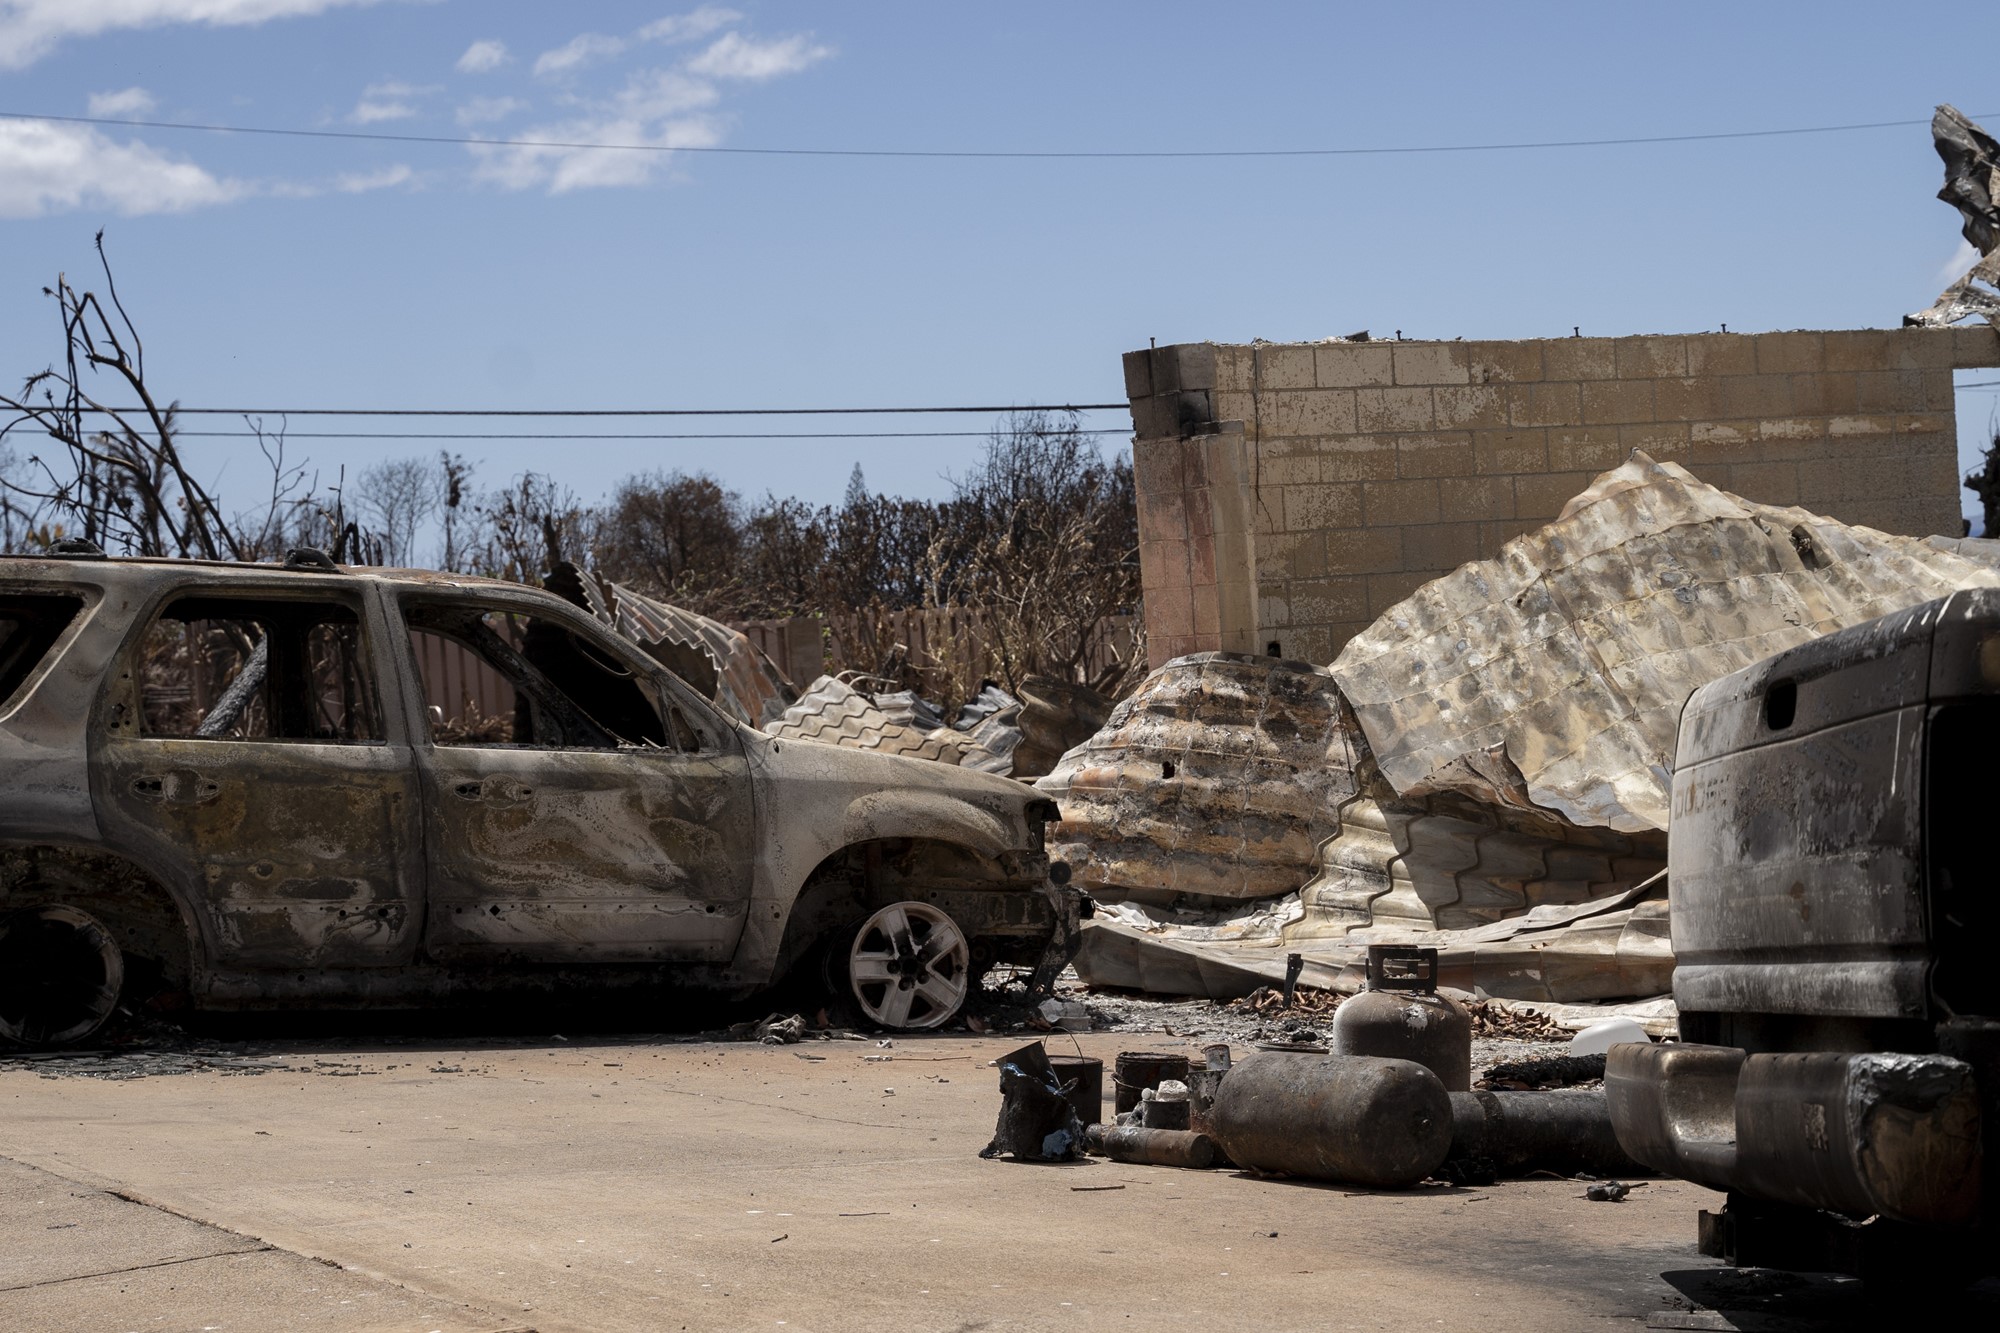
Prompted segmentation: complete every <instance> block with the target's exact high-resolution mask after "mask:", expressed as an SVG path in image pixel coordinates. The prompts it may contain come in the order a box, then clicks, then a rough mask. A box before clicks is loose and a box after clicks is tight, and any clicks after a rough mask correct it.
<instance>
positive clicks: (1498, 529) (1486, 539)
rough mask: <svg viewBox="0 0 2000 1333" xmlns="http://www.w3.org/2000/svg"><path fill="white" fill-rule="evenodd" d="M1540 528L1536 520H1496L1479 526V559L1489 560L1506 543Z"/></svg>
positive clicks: (1539, 521) (1540, 523)
mask: <svg viewBox="0 0 2000 1333" xmlns="http://www.w3.org/2000/svg"><path fill="white" fill-rule="evenodd" d="M1541 526H1542V520H1541V519H1538V518H1516V519H1504V518H1503V519H1496V520H1494V521H1492V522H1488V523H1481V524H1480V525H1479V558H1480V559H1482V560H1491V559H1493V557H1495V556H1497V555H1499V554H1500V550H1501V548H1502V547H1504V546H1505V545H1506V544H1507V543H1508V542H1511V541H1513V540H1514V539H1515V538H1516V537H1519V536H1520V535H1521V534H1522V533H1525V532H1533V531H1534V530H1535V529H1536V528H1539V527H1541Z"/></svg>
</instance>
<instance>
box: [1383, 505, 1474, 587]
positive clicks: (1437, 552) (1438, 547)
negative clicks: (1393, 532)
mask: <svg viewBox="0 0 2000 1333" xmlns="http://www.w3.org/2000/svg"><path fill="white" fill-rule="evenodd" d="M1447 517H1451V516H1450V515H1447ZM1402 534H1403V568H1404V569H1408V570H1429V571H1432V572H1433V573H1444V572H1445V571H1447V570H1453V569H1457V568H1458V567H1459V566H1460V565H1462V564H1464V563H1466V561H1468V560H1477V559H1479V524H1478V523H1476V522H1472V523H1449V522H1447V523H1428V524H1424V525H1422V526H1418V527H1408V528H1404V529H1402Z"/></svg>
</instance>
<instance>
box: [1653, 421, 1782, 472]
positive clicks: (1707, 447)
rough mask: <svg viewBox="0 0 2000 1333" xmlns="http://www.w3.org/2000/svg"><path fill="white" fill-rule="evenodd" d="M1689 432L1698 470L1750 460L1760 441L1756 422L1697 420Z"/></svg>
mask: <svg viewBox="0 0 2000 1333" xmlns="http://www.w3.org/2000/svg"><path fill="white" fill-rule="evenodd" d="M1688 430H1689V436H1688V439H1689V445H1688V461H1689V462H1690V463H1691V464H1693V465H1694V466H1695V467H1705V466H1707V465H1709V464H1712V463H1733V462H1736V461H1737V460H1738V459H1741V458H1746V457H1748V456H1749V452H1750V448H1751V446H1752V445H1753V444H1755V443H1756V440H1757V423H1756V422H1754V421H1697V422H1695V423H1694V424H1693V425H1691V426H1690V427H1689V428H1688ZM1647 452H1648V453H1651V452H1652V451H1651V450H1650V449H1649V450H1647Z"/></svg>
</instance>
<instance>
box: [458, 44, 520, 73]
mask: <svg viewBox="0 0 2000 1333" xmlns="http://www.w3.org/2000/svg"><path fill="white" fill-rule="evenodd" d="M507 58H508V57H507V44H506V43H505V42H500V41H494V40H493V39H491V38H488V39H486V40H485V41H478V42H474V43H473V44H472V45H471V46H468V47H466V48H465V54H464V55H462V56H460V57H459V58H458V72H459V73H461V74H487V73H490V72H492V71H493V70H496V69H499V68H500V67H501V66H502V65H504V64H506V63H507Z"/></svg>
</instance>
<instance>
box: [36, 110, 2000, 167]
mask: <svg viewBox="0 0 2000 1333" xmlns="http://www.w3.org/2000/svg"><path fill="white" fill-rule="evenodd" d="M1993 114H1994V113H1991V112H1985V113H1981V114H1980V115H1979V116H1977V117H1976V119H1979V120H1986V119H1989V118H1990V117H1991V116H1992V115H1993ZM0 120H46V121H54V122H57V123H60V124H65V125H102V126H117V127H121V128H126V129H142V130H187V131H193V132H196V133H202V134H259V135H270V136H276V137H280V138H287V139H353V140H360V141H362V142H366V143H396V144H451V145H462V146H469V147H472V146H476V147H484V148H547V149H559V150H562V151H565V152H578V151H589V152H608V153H700V154H706V155H708V156H725V157H872V158H917V159H972V160H981V161H984V160H992V159H1028V160H1064V159H1083V160H1103V159H1107V158H1110V159H1117V158H1126V159H1144V160H1152V159H1159V158H1288V157H1292V158H1296V157H1391V156H1398V155H1402V154H1413V153H1502V152H1523V151H1531V150H1536V149H1554V148H1630V147H1639V146H1643V145H1647V144H1669V143H1714V142H1719V141H1722V140H1728V139H1777V138H1784V137H1787V136H1795V135H1805V134H1851V133H1854V132H1856V131H1860V130H1889V129H1909V128H1911V127H1913V126H1928V125H1929V124H1930V123H1931V122H1930V120H1929V118H1925V119H1923V120H1873V121H1860V122H1856V123H1854V124H1848V125H1803V126H1794V127H1792V128H1789V129H1775V130H1719V131H1714V132H1710V133H1704V134H1644V135H1626V136H1622V137H1619V138H1610V139H1533V140H1523V141H1520V142H1511V143H1452V144H1402V145H1385V146H1375V147H1355V148H1156V149H1073V150H1042V149H971V148H950V149H946V148H736V147H722V146H716V145H707V146H702V147H676V146H674V145H671V144H657V143H591V142H585V141H578V140H568V139H477V138H472V137H470V136H463V135H449V134H390V133H386V132H383V131H378V130H301V129H285V128H279V127H276V126H270V125H211V124H206V123H203V122H198V121H184V120H138V119H132V118H127V117H122V116H57V115H48V114H44V113H41V112H32V111H0Z"/></svg>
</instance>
